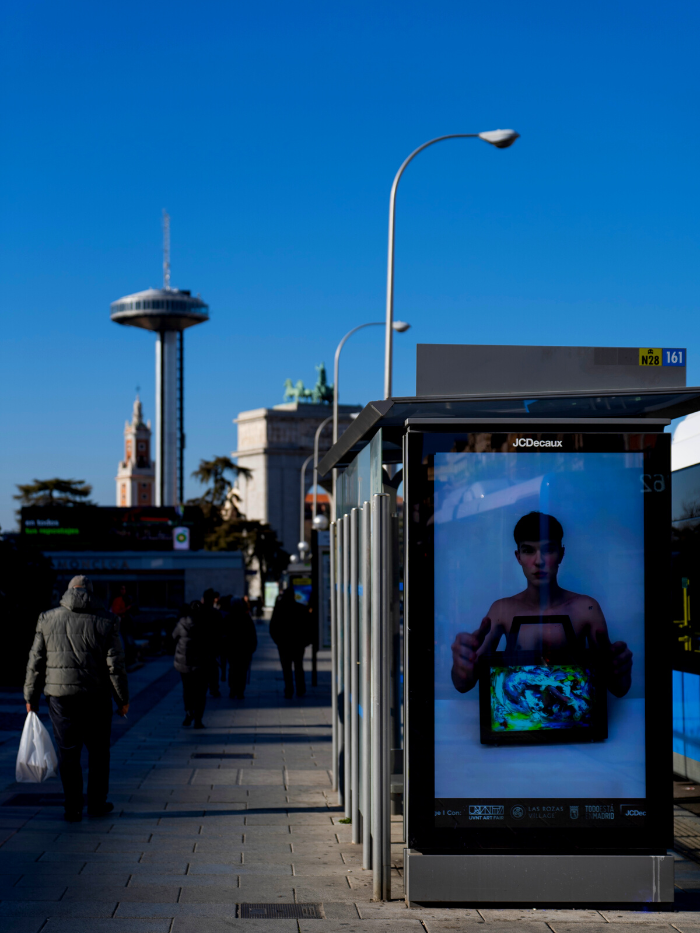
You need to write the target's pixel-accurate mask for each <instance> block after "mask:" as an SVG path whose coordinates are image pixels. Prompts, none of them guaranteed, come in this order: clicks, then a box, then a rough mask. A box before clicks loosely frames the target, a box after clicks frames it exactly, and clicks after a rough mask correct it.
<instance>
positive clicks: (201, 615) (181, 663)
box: [173, 602, 216, 729]
mask: <svg viewBox="0 0 700 933" xmlns="http://www.w3.org/2000/svg"><path fill="white" fill-rule="evenodd" d="M173 638H174V639H175V658H174V661H173V664H174V666H175V670H176V671H179V672H180V676H181V677H182V698H183V700H184V704H185V719H184V721H183V723H182V724H183V726H190V725H192V722H193V721H194V727H195V729H204V728H205V726H204V723H203V722H202V717H203V716H204V708H205V707H206V704H207V689H208V688H209V681H210V678H211V667H212V664H215V663H216V653H215V647H214V643H213V641H212V634H211V627H210V625H209V622H208V620H207V618H206V615H205V611H204V607H203V606H202V604H201V603H200V602H193V603H192V604H191V605H190V606H186V607H185V610H184V611H183V614H182V617H181V618H180V621H179V622H178V623H177V625H176V626H175V628H174V630H173Z"/></svg>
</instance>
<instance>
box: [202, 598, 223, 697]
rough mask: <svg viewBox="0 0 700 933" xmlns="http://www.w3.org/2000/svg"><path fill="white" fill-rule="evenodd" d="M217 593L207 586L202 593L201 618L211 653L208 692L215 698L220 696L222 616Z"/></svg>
mask: <svg viewBox="0 0 700 933" xmlns="http://www.w3.org/2000/svg"><path fill="white" fill-rule="evenodd" d="M218 600H219V594H218V593H217V592H216V590H213V589H211V588H209V589H208V590H205V591H204V593H203V595H202V619H203V620H204V623H205V624H206V626H207V628H208V629H209V640H210V642H211V646H212V650H213V654H212V661H211V665H210V668H209V693H211V695H212V696H213V697H215V698H217V699H218V698H219V697H220V696H221V691H220V690H219V657H220V655H221V650H222V638H223V617H222V615H221V610H220V609H219V608H218V606H217V603H218Z"/></svg>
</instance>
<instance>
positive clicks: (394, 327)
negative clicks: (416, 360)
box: [333, 315, 411, 444]
mask: <svg viewBox="0 0 700 933" xmlns="http://www.w3.org/2000/svg"><path fill="white" fill-rule="evenodd" d="M383 326H384V321H368V322H367V323H366V324H358V325H357V327H353V329H352V330H349V331H348V332H347V334H346V335H345V336H344V337H343V339H342V340H341V341H340V343H339V344H338V346H337V347H336V350H335V359H334V361H333V443H334V444H335V443H336V441H337V440H338V397H339V392H338V380H339V378H340V376H339V372H338V364H339V362H340V351H341V350H342V349H343V347H344V346H345V341H346V340H347V339H348V337H352V335H353V334H354V333H356V332H357V331H358V330H362V328H363V327H383ZM410 326H411V325H410V324H407V323H406V322H405V321H395V320H393V315H392V321H391V325H390V330H391V331H392V333H393V332H394V331H396V332H397V333H399V334H403V333H405V332H406V331H407V330H409V328H410ZM388 378H389V382H391V370H389V377H388ZM386 380H387V373H386V364H385V369H384V384H385V385H386Z"/></svg>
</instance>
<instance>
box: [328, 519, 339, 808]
mask: <svg viewBox="0 0 700 933" xmlns="http://www.w3.org/2000/svg"><path fill="white" fill-rule="evenodd" d="M329 531H330V545H331V547H330V558H331V561H330V564H331V565H330V571H331V573H330V576H331V580H330V584H331V593H330V600H331V723H332V724H333V746H332V752H331V757H332V762H333V790H338V676H337V675H338V671H337V667H338V633H337V631H336V627H335V626H336V619H335V617H336V612H335V605H336V599H337V596H336V582H335V580H336V572H335V565H336V559H337V555H336V523H335V522H331V524H330V529H329Z"/></svg>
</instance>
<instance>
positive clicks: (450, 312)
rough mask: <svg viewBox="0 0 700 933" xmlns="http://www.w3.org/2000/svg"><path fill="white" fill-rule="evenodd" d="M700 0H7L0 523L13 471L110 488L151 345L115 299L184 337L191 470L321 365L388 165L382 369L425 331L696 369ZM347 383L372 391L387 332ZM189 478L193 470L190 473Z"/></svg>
mask: <svg viewBox="0 0 700 933" xmlns="http://www.w3.org/2000/svg"><path fill="white" fill-rule="evenodd" d="M699 26H700V8H698V6H697V4H691V3H689V2H679V3H675V4H659V3H649V2H615V0H612V2H611V0H606V2H598V0H593V2H589V3H586V4H582V3H578V4H562V3H560V2H556V3H555V2H549V0H547V2H544V0H540V2H538V0H533V2H530V3H527V4H524V3H522V2H520V0H495V2H492V3H489V4H476V3H469V2H441V0H437V2H436V0H432V2H430V3H428V2H406V0H401V2H400V3H399V2H384V0H373V2H371V3H370V2H355V3H343V2H341V3H333V4H331V3H328V2H320V0H319V2H315V0H314V2H311V0H297V2H295V3H293V4H290V3H283V2H269V0H258V2H257V3H255V4H251V3H241V2H231V0H226V2H220V0H207V2H206V3H202V4H194V3H184V2H179V0H170V2H168V3H165V2H153V0H151V2H149V0H139V2H138V3H136V2H133V0H120V2H119V3H115V2H112V0H106V2H102V3H99V4H96V3H88V2H73V0H64V2H63V3H61V4H55V3H49V2H46V0H41V2H36V0H22V2H16V0H14V2H8V3H6V4H4V5H3V8H2V12H0V35H2V37H3V38H2V56H1V57H0V69H1V71H2V74H1V75H0V80H1V85H2V88H3V92H2V94H3V128H4V134H3V135H4V141H3V146H2V148H1V149H0V162H1V165H0V169H1V174H0V177H1V178H2V188H3V191H2V197H1V198H0V263H1V264H2V267H1V268H2V282H3V304H4V326H3V338H4V339H3V341H2V359H1V365H0V375H1V378H2V387H1V390H2V399H3V404H2V414H1V418H2V421H1V423H0V424H1V428H2V437H3V444H2V448H1V451H0V524H1V525H2V526H3V527H4V528H6V529H7V528H10V527H12V525H13V503H12V498H11V497H12V493H13V492H14V484H15V483H19V482H26V481H28V480H31V479H33V478H34V477H40V478H44V477H48V476H55V475H59V476H73V477H78V478H81V479H85V480H87V481H88V482H90V483H92V484H93V486H94V489H95V498H96V499H97V500H98V501H99V502H100V503H102V504H106V505H111V504H113V502H114V476H115V473H116V468H117V461H118V460H119V458H120V456H121V452H122V430H123V425H124V419H125V418H126V417H127V416H128V415H129V414H130V411H131V405H132V401H133V396H134V391H135V387H136V386H137V385H140V386H141V387H142V397H143V400H144V407H145V414H146V417H151V418H153V417H154V401H153V399H154V386H153V383H154V355H155V351H154V340H153V338H152V336H151V335H149V334H146V333H144V332H142V331H138V330H133V329H130V328H123V327H119V326H117V325H115V324H113V323H111V322H110V320H109V304H110V301H113V300H115V299H116V298H118V297H121V296H122V295H125V294H128V293H130V292H133V291H137V290H140V289H143V288H146V287H148V286H149V285H159V284H160V282H161V252H160V250H161V230H160V224H161V210H162V208H163V207H165V208H167V209H168V211H169V212H170V214H171V216H172V269H173V278H172V282H173V285H175V286H176V287H181V288H190V289H192V290H193V291H194V292H201V294H202V296H203V297H204V298H205V300H207V301H208V302H209V304H210V307H211V321H210V322H209V323H207V324H204V325H202V326H200V327H197V328H194V329H193V330H191V331H189V332H188V334H187V374H186V380H187V397H186V422H187V424H186V426H187V441H188V443H187V468H188V471H190V470H192V469H194V468H195V467H196V465H197V463H198V461H199V459H200V458H202V457H211V456H213V455H215V454H220V453H224V452H228V451H230V450H232V449H233V448H234V447H235V443H236V433H235V427H234V425H233V424H232V419H233V418H234V417H235V415H236V413H237V412H239V411H242V410H246V409H249V408H256V407H261V406H266V405H272V404H276V403H277V402H280V401H282V394H283V389H282V384H283V382H284V380H285V379H286V378H287V377H290V378H292V379H293V380H294V381H296V380H297V379H303V380H304V381H305V382H306V383H307V384H308V383H313V381H314V376H315V373H314V365H315V364H317V363H319V362H321V361H322V360H323V361H325V362H326V364H327V365H329V366H330V365H331V364H332V357H333V352H334V349H335V346H336V344H337V342H338V340H339V339H340V337H342V335H343V334H344V333H345V332H346V331H347V330H348V329H349V328H350V327H352V326H354V325H355V324H359V323H362V322H364V321H368V320H373V319H374V320H381V318H382V316H383V308H384V288H385V276H386V230H387V207H388V196H389V189H390V186H391V181H392V179H393V176H394V173H395V172H396V169H397V168H398V166H399V164H400V163H401V162H402V160H403V159H404V158H405V156H406V155H407V154H408V153H409V152H410V151H411V150H412V149H413V148H414V147H415V146H417V145H419V144H420V143H422V142H424V141H425V140H427V139H429V138H431V137H433V136H437V135H441V134H444V133H450V132H478V131H480V130H486V129H495V128H498V127H514V128H515V129H517V130H518V131H519V132H520V133H521V134H522V139H520V140H518V142H517V143H516V144H515V146H513V147H512V148H511V149H508V150H505V151H498V150H495V149H493V148H492V147H490V146H487V145H486V144H484V143H482V142H480V141H475V140H459V141H450V142H447V143H441V144H440V145H439V146H436V147H434V148H433V149H431V150H428V151H427V152H425V153H422V154H421V155H420V156H419V157H418V159H417V160H416V161H415V162H414V163H413V164H412V165H411V167H410V168H409V170H408V171H407V172H406V175H405V176H404V179H403V181H402V183H401V188H400V192H399V200H398V212H397V243H396V301H395V309H396V315H397V317H399V318H402V319H404V320H407V321H410V322H411V324H412V325H413V326H412V329H411V330H410V331H409V332H408V333H407V334H405V335H402V336H399V337H397V339H396V342H395V347H396V349H395V384H394V388H395V392H396V394H412V393H413V392H414V388H415V371H414V367H415V345H416V343H418V342H421V343H426V342H455V343H535V344H574V345H575V344H586V345H613V346H616V345H627V346H637V345H643V344H647V345H649V346H671V347H683V346H686V347H688V350H689V369H688V379H689V382H690V383H691V384H698V383H700V354H699V353H696V352H695V349H696V347H697V346H698V342H699V338H700V316H699V315H698V304H699V299H698V289H697V249H698V242H697V240H698V233H697V221H696V215H697V204H698V185H699V181H698V172H697V151H698V135H699V134H700V124H699V123H698V120H697V98H698V77H697V66H696V37H697V35H698V27H699ZM342 376H343V383H342V391H341V396H342V400H343V401H347V402H362V403H364V402H366V401H368V400H370V399H372V398H379V397H381V395H382V335H381V330H380V328H369V329H367V330H366V331H364V332H362V333H361V334H359V335H357V336H356V337H353V338H352V340H351V341H350V342H349V343H348V344H347V346H346V350H345V351H344V357H343V369H342ZM194 492H195V487H193V486H192V485H191V484H190V487H189V489H188V494H193V493H194Z"/></svg>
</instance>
